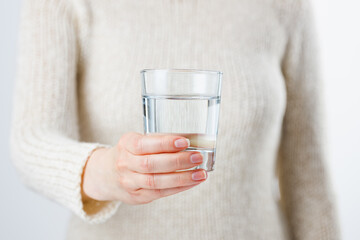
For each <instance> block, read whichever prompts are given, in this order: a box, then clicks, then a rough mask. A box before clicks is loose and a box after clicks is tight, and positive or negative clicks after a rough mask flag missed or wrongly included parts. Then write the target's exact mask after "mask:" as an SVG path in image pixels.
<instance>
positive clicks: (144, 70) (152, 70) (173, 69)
mask: <svg viewBox="0 0 360 240" xmlns="http://www.w3.org/2000/svg"><path fill="white" fill-rule="evenodd" d="M148 72H162V73H170V72H173V73H203V74H218V75H223V73H222V72H220V71H216V70H202V69H180V68H163V69H143V70H141V71H140V74H144V73H148Z"/></svg>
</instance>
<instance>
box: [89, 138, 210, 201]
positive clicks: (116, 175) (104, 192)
mask: <svg viewBox="0 0 360 240" xmlns="http://www.w3.org/2000/svg"><path fill="white" fill-rule="evenodd" d="M188 144H189V143H188V140H187V139H186V138H184V137H181V136H172V135H147V136H145V135H141V134H138V133H128V134H125V135H123V136H122V137H121V139H120V140H119V142H118V144H117V145H116V146H114V147H112V148H99V149H97V150H95V151H94V152H93V153H92V154H91V156H90V158H89V159H88V162H87V164H86V166H85V169H84V174H83V184H82V191H83V200H84V201H86V200H87V199H95V200H98V201H112V200H118V201H121V202H125V203H128V204H145V203H149V202H152V201H154V200H156V199H159V198H162V197H166V196H170V195H173V194H176V193H179V192H182V191H185V190H188V189H190V188H192V187H194V186H196V185H198V184H200V183H202V182H204V181H205V179H206V178H207V173H206V171H205V170H201V169H200V170H191V171H184V172H175V171H177V170H182V169H188V168H192V167H195V166H197V165H199V164H201V163H202V155H201V154H200V153H198V152H185V151H182V150H184V149H186V148H187V147H188Z"/></svg>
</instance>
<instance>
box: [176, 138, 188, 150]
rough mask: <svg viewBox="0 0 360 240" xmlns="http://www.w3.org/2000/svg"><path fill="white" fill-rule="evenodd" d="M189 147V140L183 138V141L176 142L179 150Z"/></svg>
mask: <svg viewBox="0 0 360 240" xmlns="http://www.w3.org/2000/svg"><path fill="white" fill-rule="evenodd" d="M188 146H190V141H189V139H186V138H185V139H183V138H181V139H178V140H176V141H175V147H177V148H184V147H188Z"/></svg>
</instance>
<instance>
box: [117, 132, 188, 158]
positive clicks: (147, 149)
mask: <svg viewBox="0 0 360 240" xmlns="http://www.w3.org/2000/svg"><path fill="white" fill-rule="evenodd" d="M125 139H126V141H124V147H125V148H126V149H127V150H128V151H129V152H131V153H132V154H136V155H143V154H154V153H171V152H179V151H182V150H184V149H186V148H188V147H189V146H190V141H189V139H187V138H185V137H182V136H173V135H160V134H153V135H142V134H139V133H134V134H130V135H129V136H128V137H127V138H125ZM125 139H124V140H125Z"/></svg>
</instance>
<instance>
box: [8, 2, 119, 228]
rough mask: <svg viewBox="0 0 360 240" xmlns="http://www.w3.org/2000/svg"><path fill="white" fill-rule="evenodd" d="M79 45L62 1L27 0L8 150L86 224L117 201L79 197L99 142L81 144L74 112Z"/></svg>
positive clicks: (31, 181) (33, 183)
mask: <svg viewBox="0 0 360 240" xmlns="http://www.w3.org/2000/svg"><path fill="white" fill-rule="evenodd" d="M78 56H79V49H78V41H77V31H76V24H75V17H74V14H73V11H72V9H71V6H70V4H68V3H67V1H66V0H26V1H25V3H24V6H23V12H22V19H21V26H20V39H19V57H18V73H17V81H16V85H15V93H14V110H13V116H12V129H11V153H12V159H13V162H14V165H15V166H16V168H17V170H18V172H19V174H20V176H21V178H22V180H23V181H24V183H25V184H26V185H27V186H29V187H30V188H32V189H34V190H35V191H37V192H39V193H41V194H43V195H45V196H46V197H48V198H50V199H52V200H54V201H56V202H58V203H60V204H61V205H63V206H65V207H67V208H69V209H70V210H72V211H73V212H74V213H75V214H76V215H78V216H79V217H81V218H82V219H84V220H85V221H88V222H90V223H97V222H102V221H105V220H106V219H108V218H109V217H110V216H111V215H112V214H114V213H115V211H116V209H117V207H118V205H119V203H118V202H98V201H90V202H87V203H84V202H83V201H82V198H81V181H82V179H81V178H82V172H83V168H84V165H85V163H86V161H87V159H88V157H89V156H90V154H91V152H92V151H94V150H95V149H96V148H98V147H107V146H105V145H102V144H99V143H86V142H81V141H80V140H79V139H80V136H79V122H78V112H77V89H76V87H77V81H76V79H77V64H78V61H79V57H78Z"/></svg>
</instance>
